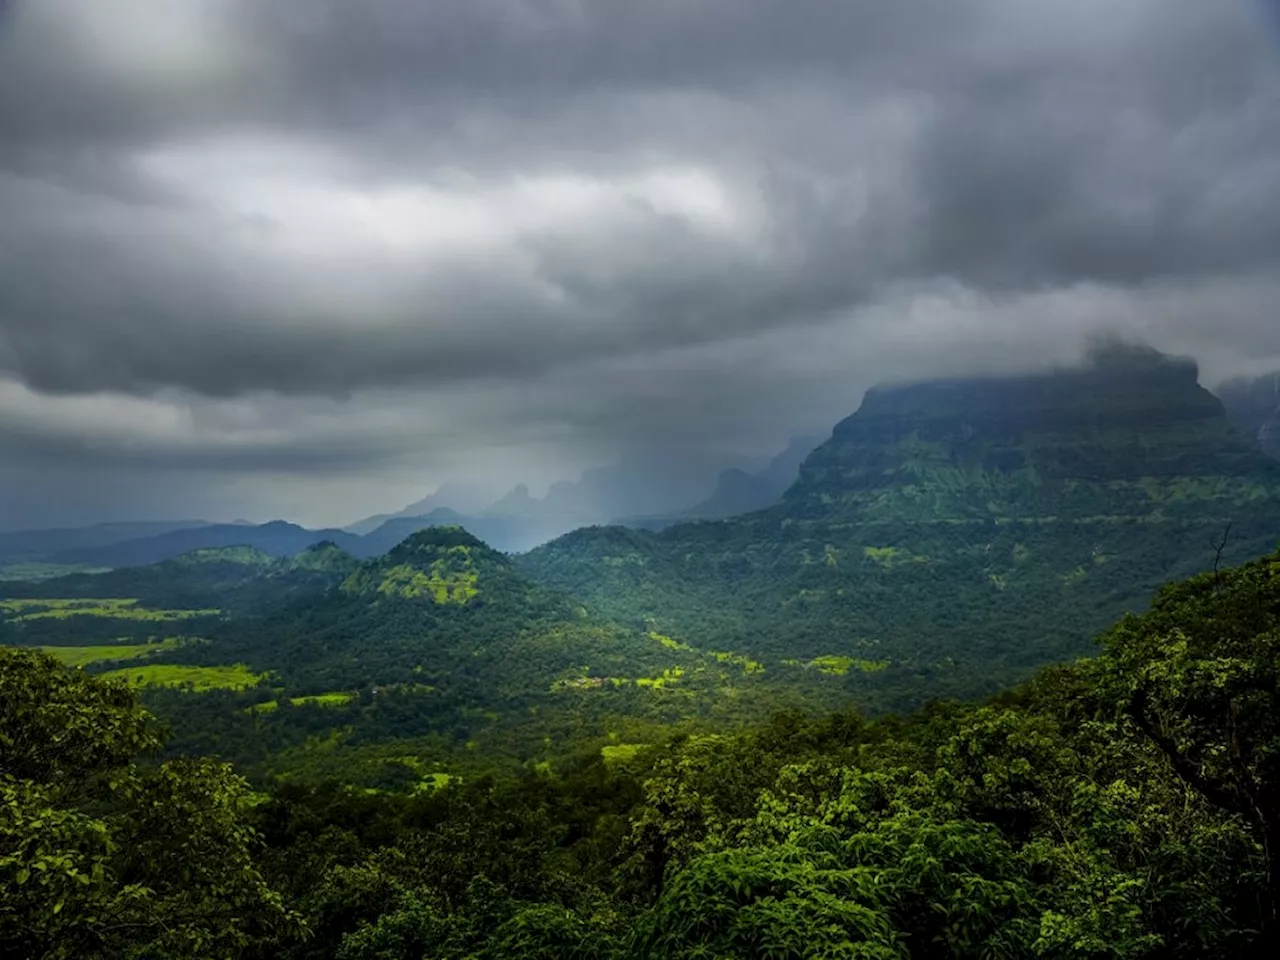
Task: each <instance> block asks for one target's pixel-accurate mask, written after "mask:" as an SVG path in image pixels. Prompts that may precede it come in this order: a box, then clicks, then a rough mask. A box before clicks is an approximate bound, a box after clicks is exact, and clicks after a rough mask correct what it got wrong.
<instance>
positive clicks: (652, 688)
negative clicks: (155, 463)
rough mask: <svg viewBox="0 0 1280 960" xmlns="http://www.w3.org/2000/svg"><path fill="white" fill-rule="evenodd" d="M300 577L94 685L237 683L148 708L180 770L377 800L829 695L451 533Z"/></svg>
mask: <svg viewBox="0 0 1280 960" xmlns="http://www.w3.org/2000/svg"><path fill="white" fill-rule="evenodd" d="M304 557H307V558H309V562H308V563H307V564H305V566H306V567H307V568H308V569H307V570H306V571H299V573H302V572H305V573H306V574H307V575H309V576H313V577H328V578H329V579H327V580H317V581H316V586H315V588H314V589H312V590H310V591H309V592H304V593H297V594H293V595H286V596H285V597H283V599H282V600H281V601H280V602H278V603H276V604H274V605H273V606H267V605H262V606H259V607H257V608H256V610H255V615H252V616H232V617H230V618H226V619H222V620H218V621H215V622H212V623H207V624H202V635H201V636H202V639H201V640H200V641H199V642H187V643H178V644H170V645H168V646H166V647H164V648H162V649H156V650H155V651H153V652H151V654H150V655H149V656H147V658H146V660H145V662H143V661H140V660H139V661H129V662H127V663H123V664H122V663H117V662H112V661H111V659H110V657H109V651H107V653H106V655H105V656H104V658H103V659H102V660H101V662H95V663H93V664H92V665H91V666H90V667H89V668H88V669H90V670H92V671H94V672H99V671H101V672H107V673H112V674H115V675H123V676H125V677H130V676H137V677H140V678H141V679H142V680H143V681H145V680H146V678H147V677H148V675H149V674H150V673H151V672H155V671H185V672H184V673H182V674H180V675H182V676H190V677H191V678H192V680H193V682H194V681H197V680H200V679H201V678H204V677H218V676H222V675H224V674H226V675H234V676H236V677H240V678H243V681H244V682H243V685H242V688H241V689H235V690H229V689H219V690H216V691H205V692H201V693H196V692H193V691H188V692H184V691H182V690H163V689H154V688H153V689H151V690H150V692H149V693H148V702H149V703H150V704H151V705H152V706H153V707H154V708H155V709H156V710H157V712H158V713H160V714H161V715H162V716H164V717H165V718H166V719H167V720H169V721H171V722H172V724H173V729H174V741H173V748H174V749H175V750H179V751H182V752H188V753H215V754H218V755H219V756H222V757H224V758H227V759H233V760H235V761H237V762H238V763H240V764H241V765H243V766H244V767H245V768H246V769H252V770H254V771H255V772H256V773H267V772H270V773H287V774H290V775H306V776H309V777H311V778H312V779H314V778H317V777H324V776H337V777H341V778H342V779H345V780H348V781H355V782H360V783H363V784H370V785H383V786H385V785H388V784H390V785H404V784H405V783H410V784H412V783H417V782H419V781H423V782H426V783H428V784H429V783H431V782H432V780H431V777H440V776H454V775H458V774H459V773H460V772H462V773H465V774H466V775H468V776H470V775H471V774H472V773H473V771H475V770H477V769H483V770H493V769H500V768H503V767H506V768H508V769H510V768H515V767H520V766H524V767H528V766H531V765H533V764H536V763H545V762H551V761H554V760H558V759H561V758H563V757H564V756H566V755H568V754H570V753H573V752H577V751H583V750H585V751H587V752H597V751H599V749H600V748H601V747H602V746H609V745H614V746H617V747H618V749H623V750H625V749H632V748H633V747H634V745H635V744H636V743H645V742H653V741H654V740H655V739H658V738H661V737H663V736H667V735H669V734H670V733H672V732H674V731H675V730H677V729H684V730H692V729H693V728H694V726H695V725H696V726H697V727H698V729H702V730H710V729H721V728H724V727H726V726H730V725H732V726H739V725H741V724H742V723H745V722H749V721H750V720H751V719H754V718H756V717H758V716H760V715H761V714H762V713H765V712H767V711H769V710H771V709H775V708H778V707H781V706H786V705H792V706H794V705H798V704H800V703H808V704H809V705H811V706H815V707H816V706H818V705H820V704H823V703H826V704H832V703H835V702H836V701H837V700H838V698H839V695H840V691H839V687H838V684H837V683H836V682H835V678H833V677H831V676H829V675H826V674H823V673H820V672H815V673H813V674H809V673H806V672H804V671H802V670H800V669H799V668H798V667H795V668H790V669H788V670H786V671H781V670H779V671H766V670H764V669H763V668H762V667H761V665H760V664H758V663H755V662H753V661H751V660H750V659H749V658H746V657H742V656H740V655H737V654H736V653H735V652H734V651H732V650H725V649H721V648H699V647H696V646H695V645H694V644H692V643H686V642H681V641H677V640H674V639H673V638H671V637H667V636H664V635H661V634H659V633H656V632H654V631H651V630H649V629H647V628H645V627H635V626H619V625H616V624H613V623H611V622H609V621H607V620H605V619H604V618H601V617H593V616H591V615H589V614H588V612H587V611H586V610H585V609H584V608H583V607H582V605H581V604H580V603H578V602H577V601H576V600H574V599H572V598H570V597H569V596H567V595H566V594H564V593H562V592H561V591H559V590H555V589H552V588H549V587H546V586H543V585H540V584H537V583H535V582H533V581H531V580H530V579H529V578H528V577H527V576H526V575H525V574H524V573H522V572H521V571H520V570H519V569H517V568H516V566H515V565H514V564H513V563H512V561H511V560H510V558H508V557H506V556H505V555H503V554H501V553H498V552H497V551H495V550H492V549H491V548H489V547H488V546H486V545H485V544H484V543H482V542H481V541H480V540H478V539H476V538H475V537H473V536H472V535H471V534H469V533H468V532H466V531H465V530H463V529H462V528H460V527H433V528H429V529H427V530H423V531H419V532H418V533H415V534H414V535H413V536H411V537H409V538H408V539H406V540H405V541H404V542H402V543H400V544H399V545H397V546H396V547H395V548H393V549H392V550H391V551H390V552H389V553H387V554H386V555H385V556H383V557H379V558H376V559H374V560H369V561H366V562H364V563H360V564H356V563H355V562H354V561H351V560H350V558H349V557H347V558H345V562H343V558H344V557H345V555H343V554H341V552H340V551H338V550H337V549H336V548H329V549H328V550H327V551H326V552H325V553H324V554H323V555H321V554H320V553H319V552H317V551H311V552H309V553H308V554H305V555H304ZM317 567H318V568H320V569H319V570H316V569H311V568H317ZM267 569H268V570H271V569H274V568H272V567H268V568H267ZM335 571H336V572H335ZM343 572H345V576H338V574H340V573H343ZM120 573H123V571H120V572H117V574H106V575H104V577H108V578H109V577H112V576H115V575H118V574H120ZM271 582H272V581H271V580H270V579H269V578H268V577H267V576H265V575H264V576H263V577H261V578H259V579H258V580H256V581H254V583H257V584H262V585H263V587H264V589H267V588H269V587H270V585H271ZM286 582H287V581H286ZM246 589H248V587H241V588H238V591H237V594H236V595H239V594H240V593H243V592H244V590H246ZM214 612H216V611H214ZM41 622H44V621H41ZM15 629H16V628H15ZM45 642H48V641H45ZM315 737H321V738H322V739H323V741H324V742H323V746H322V748H320V746H319V745H318V744H317V743H316V742H315V741H314V740H313V739H312V738H315Z"/></svg>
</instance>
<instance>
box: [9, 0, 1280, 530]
mask: <svg viewBox="0 0 1280 960" xmlns="http://www.w3.org/2000/svg"><path fill="white" fill-rule="evenodd" d="M1277 157H1280V18H1276V17H1275V16H1274V11H1272V10H1269V9H1268V7H1267V5H1266V4H1264V3H1263V2H1261V0H1256V2H1250V0H1227V2H1222V3H1205V2H1203V0H1125V2H1123V3H1118V4H1117V3H1115V2H1112V0H1105V2H1104V0H1079V2H1076V3H1071V4H1063V3H1060V2H1048V0H1016V2H1015V0H918V2H913V3H910V4H888V3H882V2H878V0H851V2H847V3H841V4H833V3H829V2H826V0H788V2H785V3H783V2H781V0H700V2H698V3H688V2H676V0H652V2H647V3H643V4H637V3H631V2H624V0H595V2H588V0H437V2H432V3H429V4H423V3H416V2H413V0H369V2H366V3H361V4H351V3H348V2H342V0H275V2H272V3H260V2H254V0H170V2H167V3H165V4H163V5H160V6H157V5H156V4H154V3H152V2H149V0H11V2H9V3H8V4H7V5H0V460H2V461H3V462H4V463H5V464H6V465H7V470H6V471H0V497H2V498H3V503H0V525H17V524H21V523H23V522H26V521H30V522H50V521H54V520H57V519H59V518H60V516H61V514H60V513H59V508H58V507H57V506H56V505H54V506H50V504H49V503H48V501H49V496H48V491H49V490H50V489H55V488H56V489H57V490H59V491H60V496H61V492H63V491H69V492H70V494H69V495H70V496H71V497H72V498H73V499H74V497H75V491H76V490H77V489H78V488H77V478H79V483H81V484H83V485H85V486H86V489H85V491H84V493H85V495H84V497H82V498H81V499H82V500H83V503H84V504H90V503H92V504H93V509H92V511H90V512H94V511H96V512H95V513H94V515H97V514H99V513H101V514H103V515H108V514H110V515H136V514H139V513H141V512H146V511H151V510H153V509H159V508H158V507H156V506H155V505H156V504H163V505H164V508H165V509H166V510H169V509H172V508H173V506H174V505H175V504H177V505H187V506H190V507H191V508H192V511H193V512H198V511H200V510H226V511H230V512H232V513H237V512H239V513H255V512H256V513H257V514H259V515H262V514H264V513H266V512H271V511H276V510H277V509H281V508H286V509H291V510H293V511H295V515H296V516H298V518H299V519H304V520H310V521H313V522H318V521H335V520H343V519H349V518H350V516H352V515H354V514H356V513H359V512H360V511H361V510H366V511H367V512H373V511H374V510H375V509H384V508H394V507H396V506H398V505H399V502H397V501H398V499H415V498H416V497H417V496H420V495H421V494H422V493H423V492H425V490H426V489H429V488H430V487H431V486H434V485H435V483H438V482H441V481H443V480H447V479H451V478H460V477H465V476H470V475H475V474H476V473H477V472H479V473H483V474H485V475H486V476H489V477H494V478H499V479H502V480H504V481H505V480H508V479H509V480H512V481H514V480H516V479H530V480H532V481H533V482H535V483H539V482H547V481H549V480H551V479H554V478H555V477H557V476H565V475H570V474H572V473H574V472H575V471H576V470H577V469H580V468H581V467H582V466H585V465H589V464H591V463H597V462H603V461H605V460H608V459H611V458H612V457H614V456H615V455H617V454H619V453H622V452H625V451H628V450H634V449H662V448H670V449H679V448H681V447H688V446H701V445H707V444H713V445H718V446H721V447H727V448H735V447H737V448H742V449H760V448H768V447H769V446H772V445H777V446H779V447H780V446H781V443H782V442H783V440H784V438H785V436H786V435H787V434H789V433H793V432H801V431H809V430H813V429H815V428H821V427H825V426H829V425H830V423H832V422H834V420H836V419H838V418H839V417H840V416H842V415H844V414H846V413H848V412H849V410H850V409H852V408H853V407H854V406H856V404H857V401H858V398H859V396H860V393H861V390H862V389H863V388H865V387H866V386H867V385H869V383H870V382H872V381H874V380H875V379H879V378H881V377H883V376H885V375H887V374H892V375H895V376H912V375H924V374H931V373H940V372H945V373H955V372H963V371H969V370H991V369H996V370H999V369H1012V368H1017V367H1022V366H1034V365H1036V364H1040V363H1046V362H1050V361H1054V360H1058V359H1062V358H1064V357H1067V356H1070V355H1071V354H1073V353H1074V352H1075V351H1077V350H1078V349H1079V345H1080V343H1081V342H1082V338H1083V337H1084V336H1085V335H1086V334H1088V333H1090V332H1092V331H1095V330H1097V329H1100V328H1105V327H1114V328H1119V329H1122V330H1126V331H1130V332H1132V333H1135V334H1138V335H1142V336H1145V337H1147V338H1148V339H1150V340H1151V341H1152V342H1154V343H1155V344H1156V345H1158V346H1161V347H1163V348H1166V349H1171V350H1177V351H1179V352H1189V353H1193V354H1196V355H1197V356H1199V357H1200V358H1201V359H1202V361H1204V364H1205V367H1206V371H1207V373H1208V374H1209V375H1210V376H1219V375H1226V374H1229V373H1234V372H1239V371H1248V370H1254V369H1261V368H1263V367H1265V366H1267V365H1268V364H1274V365H1277V366H1280V322H1278V321H1277V317H1276V316H1275V306H1274V305H1275V304H1276V303H1277V294H1278V293H1280V164H1278V163H1276V162H1275V161H1276V158H1277ZM108 475H110V476H112V477H117V478H121V479H119V482H118V483H117V482H115V481H113V482H112V483H110V484H109V483H106V482H105V480H102V482H100V483H99V485H98V488H97V490H96V491H91V490H89V489H87V487H88V486H90V485H92V484H93V483H95V482H96V481H95V478H98V479H99V480H101V478H105V477H107V476H108ZM6 478H7V479H6ZM304 487H305V489H303V488H304ZM37 488H43V489H37ZM107 488H110V491H111V492H110V494H109V495H108V494H106V493H104V492H103V491H104V490H106V489H107ZM90 494H92V495H90ZM184 496H185V497H186V499H185V500H184V499H183V498H184ZM66 499H67V497H66V496H62V502H63V503H64V505H65V502H66ZM233 500H234V501H235V503H236V504H238V505H243V509H240V510H237V509H235V507H234V506H232V501H233ZM86 509H87V507H86ZM82 512H84V511H82ZM67 515H68V516H70V515H71V514H70V513H68V514H67ZM77 517H78V515H77Z"/></svg>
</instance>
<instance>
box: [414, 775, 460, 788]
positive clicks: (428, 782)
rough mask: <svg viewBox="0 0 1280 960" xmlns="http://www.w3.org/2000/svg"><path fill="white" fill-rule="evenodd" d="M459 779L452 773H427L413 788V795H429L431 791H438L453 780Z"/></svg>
mask: <svg viewBox="0 0 1280 960" xmlns="http://www.w3.org/2000/svg"><path fill="white" fill-rule="evenodd" d="M459 779H461V778H460V777H456V776H454V775H453V774H452V773H439V772H436V773H428V774H427V775H426V776H425V777H423V778H422V779H421V780H419V781H418V782H417V783H416V784H414V786H413V792H414V793H431V792H432V791H433V790H440V789H442V788H444V787H447V786H448V785H449V784H451V783H453V781H455V780H459Z"/></svg>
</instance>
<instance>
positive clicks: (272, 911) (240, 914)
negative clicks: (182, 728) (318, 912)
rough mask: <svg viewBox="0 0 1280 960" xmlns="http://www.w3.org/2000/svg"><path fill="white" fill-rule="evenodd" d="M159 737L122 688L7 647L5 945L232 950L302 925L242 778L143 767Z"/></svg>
mask: <svg viewBox="0 0 1280 960" xmlns="http://www.w3.org/2000/svg"><path fill="white" fill-rule="evenodd" d="M158 745H159V739H158V737H157V730H156V725H155V722H154V720H153V718H151V717H150V716H149V715H148V714H147V713H146V712H145V711H143V710H142V709H141V708H140V707H139V705H138V702H137V698H136V696H135V695H134V694H133V693H132V692H130V690H129V689H128V688H127V687H125V686H124V685H123V684H117V683H110V682H105V681H101V680H97V679H94V678H91V677H88V676H86V675H85V674H83V673H81V672H79V671H75V670H69V669H66V668H64V667H61V666H59V665H58V663H57V661H55V660H54V659H53V658H52V657H50V656H48V655H46V654H43V653H38V652H35V651H28V650H7V649H6V650H0V953H2V954H4V955H5V956H14V957H50V958H62V957H68V958H70V957H75V958H85V957H104V958H106V957H112V958H116V957H126V958H131V957H137V958H142V957H164V958H182V957H193V958H194V957H218V956H233V955H236V954H237V953H238V952H240V951H242V950H243V949H245V948H246V947H248V946H249V945H251V944H256V945H261V944H267V943H270V942H272V941H274V940H276V939H277V938H292V937H294V936H296V935H298V934H299V933H300V932H301V930H302V927H301V925H300V923H299V922H298V918H297V917H296V915H295V914H293V913H292V912H291V911H289V910H288V909H287V908H286V907H285V905H284V903H283V901H282V899H281V897H280V895H279V894H277V893H276V892H274V891H273V890H272V889H271V888H270V887H269V886H268V885H267V884H266V882H265V881H264V880H263V878H262V875H261V873H260V871H259V869H258V866H257V865H256V864H255V861H254V854H255V845H256V837H255V834H254V832H253V830H252V828H251V827H250V826H249V825H248V823H247V821H246V819H245V816H244V806H245V802H246V799H247V797H248V793H247V785H246V784H245V783H244V781H243V780H241V779H240V778H239V777H238V776H236V775H235V774H234V773H233V772H232V771H231V769H230V768H229V767H226V766H224V765H221V764H216V763H211V762H208V761H203V760H179V761H174V762H171V763H166V764H163V765H161V766H158V767H151V768H149V769H146V770H143V769H141V768H139V767H138V766H137V765H136V764H135V758H137V757H138V756H139V755H140V754H144V753H146V752H149V751H152V750H154V749H155V748H156V747H157V746H158Z"/></svg>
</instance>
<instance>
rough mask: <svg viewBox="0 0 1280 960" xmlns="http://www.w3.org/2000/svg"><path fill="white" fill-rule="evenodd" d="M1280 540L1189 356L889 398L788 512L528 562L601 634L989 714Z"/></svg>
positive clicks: (832, 454)
mask: <svg viewBox="0 0 1280 960" xmlns="http://www.w3.org/2000/svg"><path fill="white" fill-rule="evenodd" d="M1278 539H1280V467H1278V465H1277V464H1276V463H1275V462H1274V461H1272V460H1270V459H1268V458H1266V457H1264V456H1263V455H1261V454H1260V453H1259V452H1258V451H1257V450H1256V448H1255V447H1254V446H1253V445H1252V444H1251V443H1250V442H1249V441H1248V440H1247V438H1245V437H1243V436H1242V435H1241V434H1239V433H1237V432H1236V431H1235V430H1234V429H1233V428H1232V427H1231V426H1230V425H1229V424H1228V423H1227V421H1226V418H1225V416H1224V414H1223V409H1222V405H1221V403H1220V402H1219V401H1218V400H1217V399H1216V398H1215V397H1213V395H1212V394H1210V393H1209V392H1208V391H1206V390H1205V389H1203V388H1202V387H1200V386H1199V384H1198V383H1197V380H1196V367H1195V365H1194V364H1193V363H1192V362H1190V361H1185V360H1174V359H1170V358H1167V357H1163V356H1161V355H1159V354H1155V353H1152V352H1149V351H1145V350H1136V349H1132V348H1115V347H1113V348H1109V349H1107V350H1105V351H1101V352H1099V353H1098V354H1096V355H1095V356H1094V357H1092V358H1091V360H1090V362H1089V363H1088V364H1087V365H1086V366H1083V367H1081V368H1079V369H1072V370H1062V371H1056V372H1051V373H1046V374H1042V375H1037V376H1025V377H1019V378H1009V379H976V380H956V381H940V382H931V383H924V384H916V385H905V386H891V387H881V388H877V389H874V390H872V391H870V392H869V393H868V394H867V397H866V399H865V400H864V402H863V404H862V407H861V408H860V409H859V410H858V411H857V413H855V414H854V415H853V416H851V417H849V418H848V419H846V420H845V421H843V422H842V423H840V424H839V425H838V426H837V427H836V428H835V430H834V431H833V434H832V437H831V439H830V440H828V441H827V442H826V443H825V444H823V445H822V446H820V447H819V448H818V449H817V450H815V451H814V452H813V453H812V454H811V455H810V456H809V458H808V459H807V460H806V461H805V463H804V465H803V466H802V468H801V472H800V478H799V480H798V481H797V482H796V483H795V484H794V485H793V486H792V487H791V489H790V490H789V491H788V492H787V494H786V495H785V498H784V502H783V503H782V504H781V505H780V506H778V507H775V508H771V509H769V510H764V511H760V512H757V513H752V514H748V515H745V516H742V517H737V518H733V519H730V520H725V521H719V522H711V523H693V524H684V525H680V526H677V527H673V528H669V529H668V530H665V531H663V532H661V533H648V532H643V531H631V530H625V529H622V528H593V529H588V530H580V531H576V532H575V533H572V534H569V535H567V536H565V537H562V538H560V539H559V540H556V541H554V542H552V543H550V544H548V545H546V546H544V547H541V548H539V549H537V550H534V551H532V552H531V553H529V554H527V555H525V556H523V557H521V558H520V559H519V563H520V565H521V568H522V569H523V570H525V571H526V572H527V573H529V574H530V575H531V576H532V577H534V578H535V579H537V580H539V581H540V582H544V583H547V584H550V585H554V586H556V587H559V588H561V589H564V590H566V591H568V592H570V593H572V594H574V595H575V596H578V597H581V598H583V600H584V601H585V602H586V603H587V605H588V607H589V608H590V609H591V610H592V611H593V612H596V613H598V614H600V615H603V616H607V617H610V618H614V619H617V620H619V621H620V622H623V623H640V622H652V623H653V624H655V625H656V628H657V629H660V630H662V631H664V632H667V633H671V634H673V635H676V636H680V637H690V638H697V642H698V643H701V644H704V645H710V646H714V647H727V648H732V649H736V650H741V651H743V652H745V653H748V654H749V655H751V656H753V657H756V658H758V659H760V660H762V661H763V662H765V663H766V665H767V664H770V663H773V662H781V661H786V660H798V661H802V662H804V661H812V660H813V659H814V658H821V657H830V656H836V657H849V658H854V659H856V660H869V661H875V662H882V663H883V662H887V667H886V668H885V669H883V670H878V671H875V672H867V671H851V672H849V673H848V674H847V675H846V677H845V681H844V683H845V688H846V690H847V691H848V693H850V694H851V695H853V696H854V697H856V698H857V702H859V703H861V704H863V705H864V706H893V707H902V706H908V705H911V704H913V703H919V702H922V701H924V700H926V699H928V698H929V697H931V696H936V695H948V694H959V695H973V694H976V693H982V692H987V691H990V690H994V689H996V688H998V687H999V686H1002V685H1006V684H1008V683H1010V682H1014V681H1016V680H1017V679H1018V678H1019V677H1021V676H1024V675H1026V673H1027V672H1028V671H1029V670H1031V669H1032V668H1034V667H1036V666H1038V665H1042V664H1045V663H1049V662H1054V661H1059V660H1062V659H1066V658H1069V657H1072V656H1075V655H1077V654H1079V653H1081V652H1083V651H1084V650H1086V649H1087V643H1088V638H1089V637H1090V636H1091V635H1092V634H1093V633H1095V632H1096V631H1097V630H1099V629H1101V628H1102V627H1103V626H1105V625H1106V624H1107V623H1108V622H1110V621H1111V620H1113V619H1114V618H1115V617H1117V616H1118V615H1120V614H1121V613H1123V612H1125V611H1126V610H1134V609H1140V608H1141V607H1142V606H1144V605H1145V603H1146V598H1147V597H1148V596H1149V595H1150V593H1151V592H1152V591H1153V590H1154V589H1155V588H1156V587H1158V586H1159V585H1160V584H1161V583H1163V582H1166V581H1168V580H1170V579H1173V578H1176V577H1179V576H1185V575H1188V574H1190V573H1193V572H1195V571H1198V570H1202V569H1205V568H1207V567H1210V566H1212V565H1213V564H1214V562H1215V560H1217V559H1218V555H1217V546H1218V545H1220V544H1222V543H1223V541H1224V540H1225V547H1224V549H1223V551H1222V558H1221V559H1222V560H1223V561H1230V560H1239V559H1243V558H1247V557H1249V556H1255V555H1257V554H1258V553H1261V552H1264V551H1265V550H1267V549H1270V548H1271V547H1272V546H1274V545H1275V543H1276V541H1277V540H1278Z"/></svg>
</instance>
